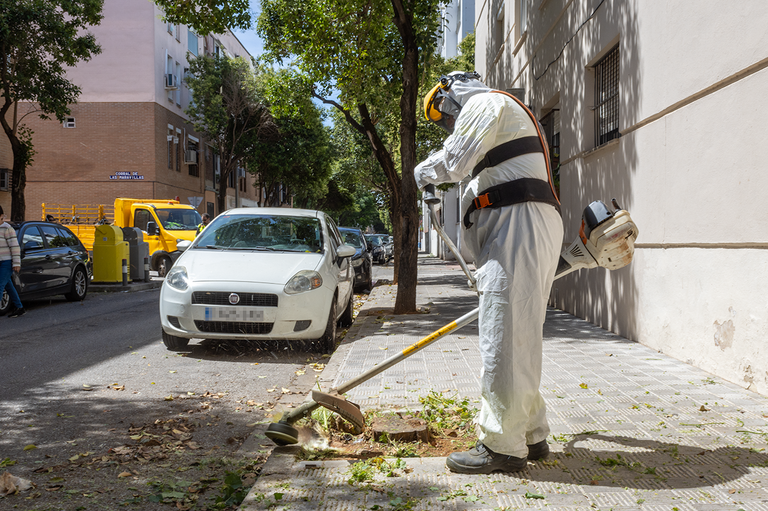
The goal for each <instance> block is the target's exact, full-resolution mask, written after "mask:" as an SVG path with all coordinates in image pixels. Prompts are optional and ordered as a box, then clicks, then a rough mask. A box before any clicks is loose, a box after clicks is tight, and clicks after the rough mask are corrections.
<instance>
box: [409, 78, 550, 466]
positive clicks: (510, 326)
mask: <svg viewBox="0 0 768 511" xmlns="http://www.w3.org/2000/svg"><path fill="white" fill-rule="evenodd" d="M424 111H425V115H426V117H427V119H429V120H431V121H434V122H435V123H437V124H438V125H440V126H441V127H443V128H444V129H446V131H448V132H449V133H450V136H449V137H448V138H447V139H446V140H445V142H444V143H443V148H442V150H440V151H437V152H435V153H433V154H432V155H430V156H429V157H428V158H427V159H426V160H425V161H423V162H421V163H420V164H419V165H418V166H417V167H416V171H415V177H416V183H417V185H418V186H419V188H420V189H424V187H425V186H427V185H429V184H439V183H446V182H458V181H462V180H465V179H467V180H468V182H467V183H466V191H465V193H464V195H463V197H462V214H463V215H464V227H465V229H466V231H465V232H464V239H465V242H466V245H467V247H468V249H469V250H470V252H471V253H472V255H473V256H474V261H475V264H476V266H477V268H478V269H477V272H476V273H475V277H476V279H477V289H478V292H479V295H480V313H479V316H478V324H479V332H480V354H481V358H482V363H483V367H482V373H481V391H482V407H481V410H480V413H479V415H478V417H477V418H476V422H477V425H478V441H477V443H476V445H475V447H474V448H472V449H470V450H469V451H468V452H455V453H452V454H451V455H450V456H448V459H447V462H446V464H447V466H448V468H449V469H450V470H452V471H454V472H461V473H483V474H486V473H491V472H494V471H506V472H513V471H519V470H522V469H524V468H525V466H526V464H527V460H528V459H531V460H536V459H542V458H544V457H546V456H547V455H548V454H549V446H548V445H547V441H546V438H547V435H548V434H549V426H548V424H547V419H546V410H545V405H544V399H543V398H542V397H541V394H540V393H539V384H540V381H541V365H542V336H543V325H544V319H545V316H546V302H547V297H548V295H549V291H550V288H551V286H552V281H553V279H554V274H555V269H556V267H557V261H558V256H559V254H560V249H561V246H562V241H563V224H562V219H561V217H560V214H559V202H558V201H557V198H556V195H555V192H554V187H553V185H552V182H551V174H550V172H549V164H548V160H549V156H548V153H547V148H546V144H545V141H544V138H543V137H542V135H541V132H540V129H539V125H538V122H537V121H536V120H535V118H534V117H533V114H532V113H531V112H530V111H529V110H528V109H527V108H526V107H525V106H524V105H523V104H522V103H521V102H519V101H518V100H516V99H515V98H513V97H512V96H510V95H509V94H507V93H505V92H501V91H494V90H492V89H490V88H489V87H487V86H486V85H484V84H483V83H482V82H481V81H480V76H479V75H478V74H477V73H461V72H454V73H451V74H450V75H448V76H443V77H442V78H441V81H440V83H439V84H438V85H437V86H436V87H435V88H434V89H432V91H430V93H429V94H428V95H427V97H425V98H424Z"/></svg>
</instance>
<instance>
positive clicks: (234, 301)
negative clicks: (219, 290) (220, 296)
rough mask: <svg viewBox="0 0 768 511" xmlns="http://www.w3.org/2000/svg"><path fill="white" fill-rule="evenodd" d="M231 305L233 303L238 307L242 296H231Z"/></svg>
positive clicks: (235, 294)
mask: <svg viewBox="0 0 768 511" xmlns="http://www.w3.org/2000/svg"><path fill="white" fill-rule="evenodd" d="M229 303H231V304H232V305H237V304H238V303H240V295H238V294H237V293H232V294H230V295H229Z"/></svg>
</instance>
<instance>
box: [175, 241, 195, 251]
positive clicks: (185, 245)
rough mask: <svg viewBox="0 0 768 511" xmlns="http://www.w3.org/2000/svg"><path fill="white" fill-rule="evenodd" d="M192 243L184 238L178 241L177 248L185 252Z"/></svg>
mask: <svg viewBox="0 0 768 511" xmlns="http://www.w3.org/2000/svg"><path fill="white" fill-rule="evenodd" d="M191 244H192V242H191V241H189V240H183V241H179V242H177V243H176V249H177V250H178V251H179V252H184V251H185V250H186V249H188V248H189V246H190V245H191Z"/></svg>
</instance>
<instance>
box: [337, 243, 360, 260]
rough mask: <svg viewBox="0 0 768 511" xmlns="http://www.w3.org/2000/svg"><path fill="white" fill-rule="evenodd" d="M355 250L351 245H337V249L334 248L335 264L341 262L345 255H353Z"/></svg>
mask: <svg viewBox="0 0 768 511" xmlns="http://www.w3.org/2000/svg"><path fill="white" fill-rule="evenodd" d="M355 252H357V250H356V249H355V247H353V246H352V245H341V246H339V248H338V250H336V264H341V261H343V260H344V259H346V258H347V257H352V256H353V255H355Z"/></svg>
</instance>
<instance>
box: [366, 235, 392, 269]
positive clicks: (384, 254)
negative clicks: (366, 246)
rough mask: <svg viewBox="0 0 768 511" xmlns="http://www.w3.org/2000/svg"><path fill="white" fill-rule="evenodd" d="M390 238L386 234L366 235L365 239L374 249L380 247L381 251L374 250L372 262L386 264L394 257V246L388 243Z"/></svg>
mask: <svg viewBox="0 0 768 511" xmlns="http://www.w3.org/2000/svg"><path fill="white" fill-rule="evenodd" d="M390 238H391V236H389V235H388V234H366V235H365V239H366V240H368V242H369V243H371V244H373V246H374V247H381V250H375V251H374V253H373V260H374V261H376V262H378V263H381V264H386V262H387V261H389V260H390V259H392V256H393V255H394V251H395V250H394V246H393V245H392V242H391V241H390Z"/></svg>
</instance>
